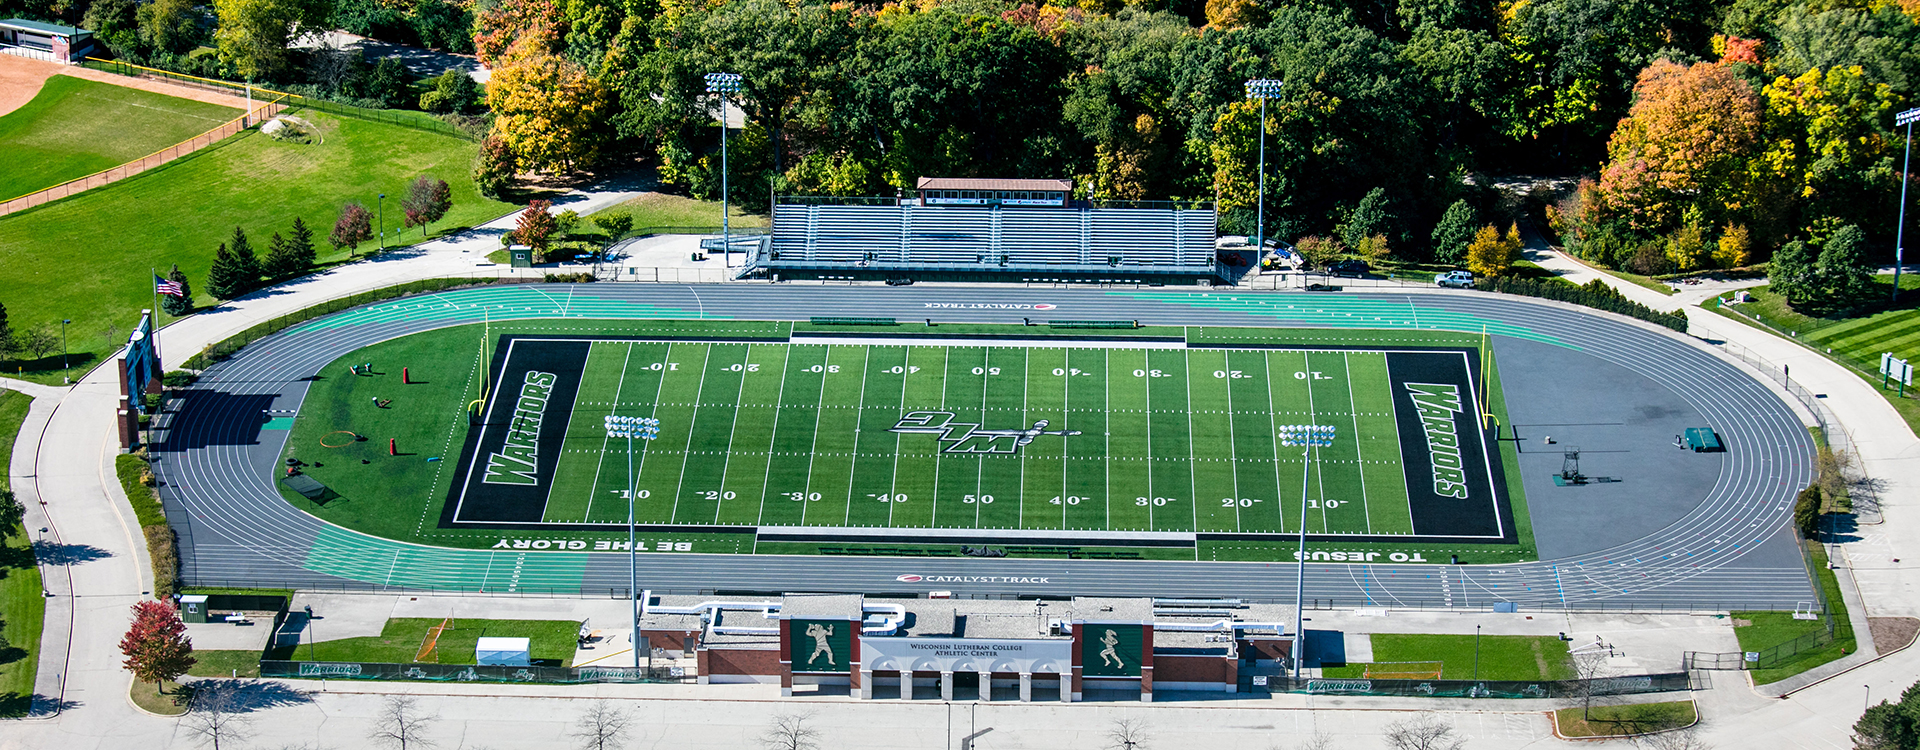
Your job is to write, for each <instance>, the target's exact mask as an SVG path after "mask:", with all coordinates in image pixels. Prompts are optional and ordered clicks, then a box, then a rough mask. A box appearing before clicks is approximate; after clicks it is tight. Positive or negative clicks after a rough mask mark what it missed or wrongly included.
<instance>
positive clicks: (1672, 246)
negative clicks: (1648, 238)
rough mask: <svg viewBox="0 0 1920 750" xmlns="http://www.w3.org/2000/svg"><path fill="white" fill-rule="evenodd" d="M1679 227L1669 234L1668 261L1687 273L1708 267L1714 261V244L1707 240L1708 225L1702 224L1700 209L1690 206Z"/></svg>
mask: <svg viewBox="0 0 1920 750" xmlns="http://www.w3.org/2000/svg"><path fill="white" fill-rule="evenodd" d="M1684 213H1685V215H1686V219H1685V220H1684V221H1683V222H1682V223H1681V224H1680V228H1679V229H1675V230H1673V232H1672V233H1670V234H1668V235H1667V242H1666V246H1665V248H1664V250H1665V251H1666V255H1667V262H1669V263H1672V264H1673V267H1674V268H1675V269H1676V270H1678V271H1680V272H1682V273H1686V272H1689V271H1698V270H1700V269H1702V268H1706V267H1707V266H1708V264H1710V263H1712V262H1713V251H1714V245H1713V244H1712V243H1710V242H1708V241H1707V230H1706V227H1703V226H1701V225H1700V221H1701V220H1700V209H1699V208H1697V207H1694V206H1688V207H1687V210H1686V211H1685V212H1684Z"/></svg>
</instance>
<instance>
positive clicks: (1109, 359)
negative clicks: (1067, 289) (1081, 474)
mask: <svg viewBox="0 0 1920 750" xmlns="http://www.w3.org/2000/svg"><path fill="white" fill-rule="evenodd" d="M1100 356H1101V360H1102V364H1103V367H1104V369H1105V370H1106V372H1105V373H1102V377H1101V380H1102V381H1103V382H1105V383H1106V387H1105V388H1104V389H1102V390H1101V392H1100V403H1101V405H1103V406H1105V407H1106V409H1107V419H1106V427H1107V428H1106V429H1104V430H1101V432H1102V433H1105V436H1104V437H1103V438H1102V440H1103V441H1104V444H1103V445H1102V446H1101V449H1100V463H1101V464H1103V465H1104V466H1105V467H1106V472H1107V481H1106V490H1105V491H1104V492H1102V493H1101V495H1102V496H1103V497H1104V498H1105V500H1106V504H1107V516H1106V524H1107V528H1106V530H1107V531H1112V530H1113V350H1112V349H1106V350H1103V351H1102V352H1101V353H1100Z"/></svg>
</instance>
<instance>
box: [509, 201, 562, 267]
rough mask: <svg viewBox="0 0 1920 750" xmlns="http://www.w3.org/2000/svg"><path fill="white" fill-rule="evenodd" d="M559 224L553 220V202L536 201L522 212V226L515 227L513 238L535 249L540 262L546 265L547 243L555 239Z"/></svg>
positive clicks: (529, 202) (531, 202) (528, 203)
mask: <svg viewBox="0 0 1920 750" xmlns="http://www.w3.org/2000/svg"><path fill="white" fill-rule="evenodd" d="M557 224H558V222H555V221H554V219H553V202H552V201H545V200H539V199H534V200H532V201H528V202H527V210H525V211H522V212H520V224H519V225H518V226H516V227H514V229H513V237H514V239H516V240H519V241H520V244H522V245H526V246H527V247H531V248H533V250H534V252H536V253H538V254H539V255H540V262H542V263H545V262H546V255H547V242H548V240H550V239H551V238H552V237H553V230H554V229H555V227H556V226H557Z"/></svg>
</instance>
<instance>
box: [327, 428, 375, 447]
mask: <svg viewBox="0 0 1920 750" xmlns="http://www.w3.org/2000/svg"><path fill="white" fill-rule="evenodd" d="M335 435H345V436H347V441H346V442H344V443H338V444H335V443H329V442H327V440H328V439H329V438H332V437H333V436H335ZM365 439H366V438H363V437H360V436H359V435H358V434H356V433H354V432H353V431H351V430H334V431H333V432H329V433H327V434H325V435H321V436H320V447H322V448H345V447H347V446H349V445H353V444H354V443H358V442H360V441H362V440H365Z"/></svg>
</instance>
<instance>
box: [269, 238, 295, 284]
mask: <svg viewBox="0 0 1920 750" xmlns="http://www.w3.org/2000/svg"><path fill="white" fill-rule="evenodd" d="M292 253H293V248H292V246H290V245H288V244H287V238H285V237H282V236H280V233H279V232H274V233H273V238H272V239H270V240H268V241H267V258H266V260H265V261H264V262H262V263H261V264H260V269H261V271H263V272H265V273H266V276H267V278H268V279H284V278H286V277H288V276H292V275H294V274H296V273H299V272H300V270H301V265H300V259H299V258H296V257H293V255H292Z"/></svg>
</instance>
